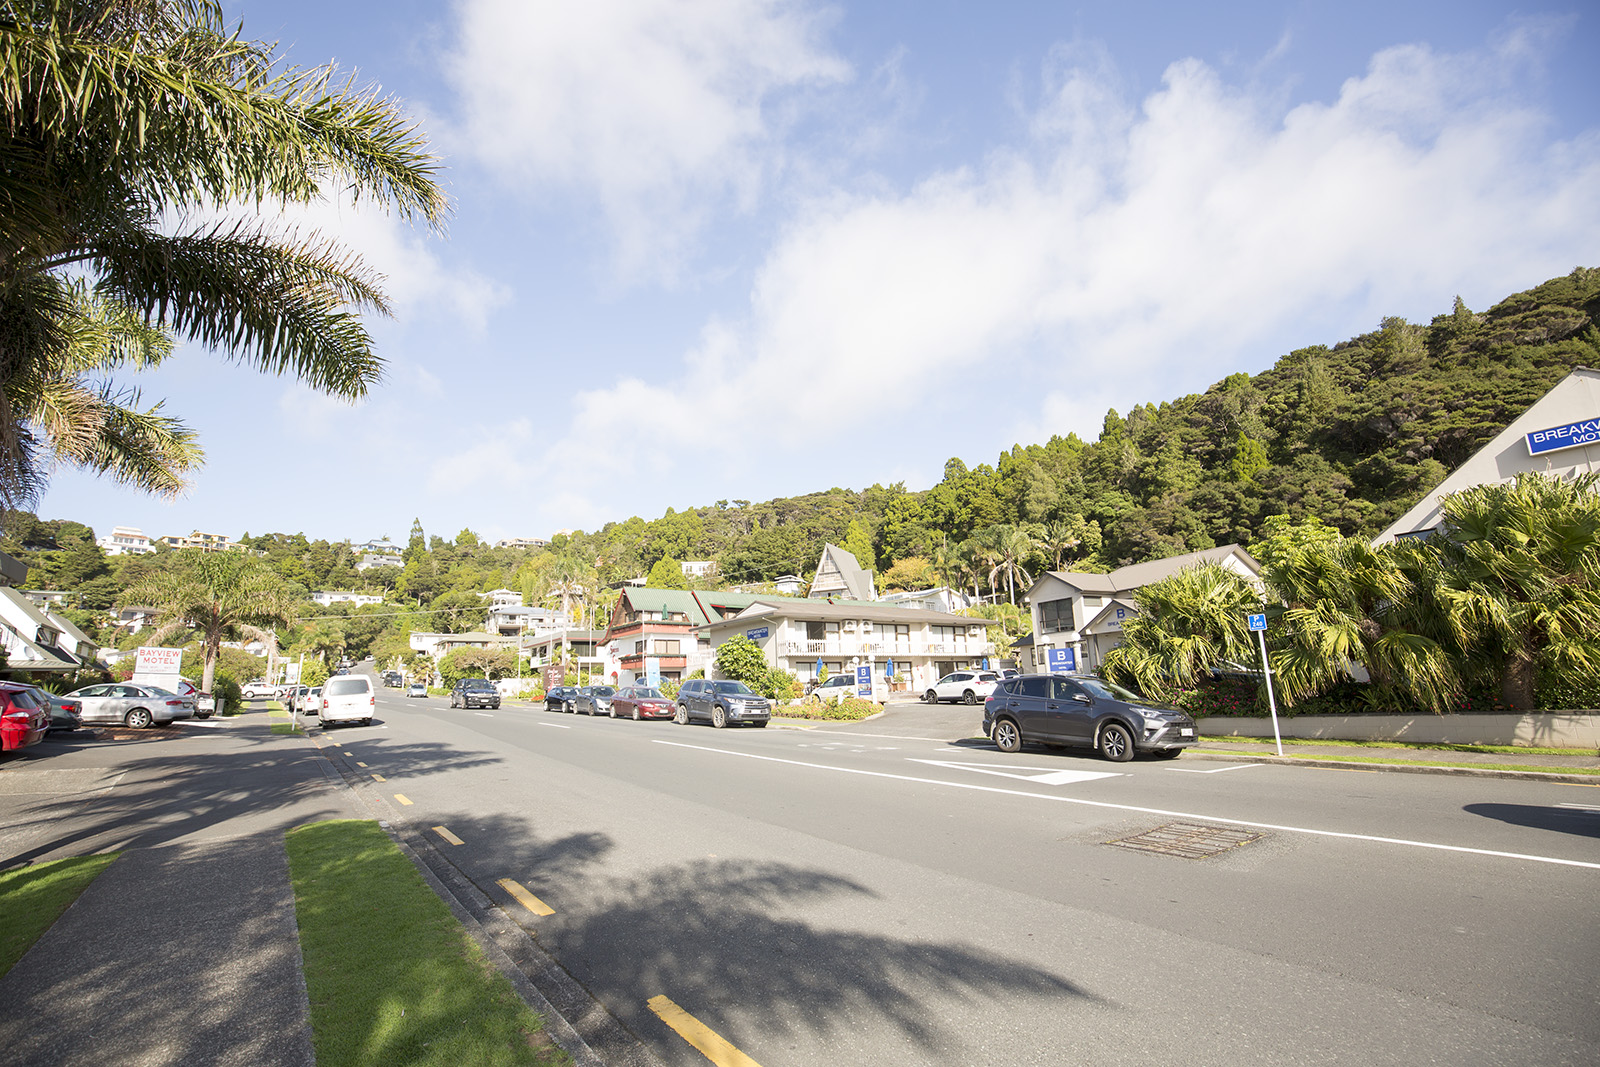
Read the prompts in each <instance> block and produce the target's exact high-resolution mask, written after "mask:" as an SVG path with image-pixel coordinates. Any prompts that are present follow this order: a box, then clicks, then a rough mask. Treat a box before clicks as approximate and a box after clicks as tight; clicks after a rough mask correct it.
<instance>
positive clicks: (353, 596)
mask: <svg viewBox="0 0 1600 1067" xmlns="http://www.w3.org/2000/svg"><path fill="white" fill-rule="evenodd" d="M311 599H312V600H315V601H316V602H317V603H318V604H321V605H322V606H323V607H327V606H328V605H330V604H354V605H356V606H357V607H360V606H361V605H363V604H382V603H383V597H381V596H374V595H373V594H371V593H348V592H329V593H312V594H311Z"/></svg>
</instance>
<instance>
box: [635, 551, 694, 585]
mask: <svg viewBox="0 0 1600 1067" xmlns="http://www.w3.org/2000/svg"><path fill="white" fill-rule="evenodd" d="M645 584H646V585H647V586H649V587H650V588H651V589H687V588H689V581H688V579H687V578H685V577H684V574H683V565H682V564H680V563H679V562H678V561H677V560H675V559H673V558H672V557H671V556H662V557H661V558H660V559H658V560H656V562H655V566H653V567H651V568H650V574H649V576H648V577H647V578H646V579H645Z"/></svg>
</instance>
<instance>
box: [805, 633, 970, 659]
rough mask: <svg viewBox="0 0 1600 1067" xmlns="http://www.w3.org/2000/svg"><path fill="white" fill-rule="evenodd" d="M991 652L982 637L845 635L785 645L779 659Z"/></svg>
mask: <svg viewBox="0 0 1600 1067" xmlns="http://www.w3.org/2000/svg"><path fill="white" fill-rule="evenodd" d="M989 651H990V649H989V643H988V642H987V641H985V640H984V639H983V638H981V637H969V638H964V639H959V640H955V641H919V640H916V639H912V640H909V641H907V640H894V639H883V638H878V637H865V638H863V637H851V636H850V635H848V634H846V635H844V636H842V637H839V638H837V639H833V640H825V641H784V642H782V643H781V644H780V647H779V649H778V654H779V655H780V656H836V657H838V656H982V655H986V654H988V653H989Z"/></svg>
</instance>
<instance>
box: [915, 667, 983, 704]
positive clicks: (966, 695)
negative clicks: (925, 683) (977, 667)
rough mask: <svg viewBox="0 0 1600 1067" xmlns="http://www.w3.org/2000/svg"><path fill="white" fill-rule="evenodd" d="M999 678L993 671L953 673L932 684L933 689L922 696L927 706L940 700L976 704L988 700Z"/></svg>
mask: <svg viewBox="0 0 1600 1067" xmlns="http://www.w3.org/2000/svg"><path fill="white" fill-rule="evenodd" d="M999 684H1000V676H999V675H998V674H996V673H994V672H993V671H955V672H953V673H951V674H947V675H945V676H944V677H943V678H940V679H939V680H938V681H937V682H934V683H933V688H932V689H929V690H928V691H927V692H926V693H924V694H922V699H923V700H924V701H926V702H927V703H929V704H937V703H939V702H940V701H941V700H959V701H961V703H963V704H976V703H977V702H978V701H980V700H985V699H987V698H988V696H989V694H990V693H992V692H994V687H995V686H997V685H999Z"/></svg>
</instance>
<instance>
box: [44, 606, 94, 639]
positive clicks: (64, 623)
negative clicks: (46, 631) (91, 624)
mask: <svg viewBox="0 0 1600 1067" xmlns="http://www.w3.org/2000/svg"><path fill="white" fill-rule="evenodd" d="M45 615H46V616H48V617H49V619H50V621H51V623H53V624H54V625H55V628H56V629H58V630H60V631H61V632H62V633H63V634H65V635H66V636H67V637H69V638H71V639H72V640H73V641H74V642H75V643H77V644H84V645H90V646H92V647H94V648H99V647H100V642H98V641H96V640H95V639H94V638H92V637H90V636H89V635H88V634H86V633H84V632H83V631H82V630H80V629H78V628H77V627H76V626H74V625H72V620H71V619H68V618H66V617H64V616H62V615H60V614H58V613H56V612H54V611H46V612H45Z"/></svg>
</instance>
